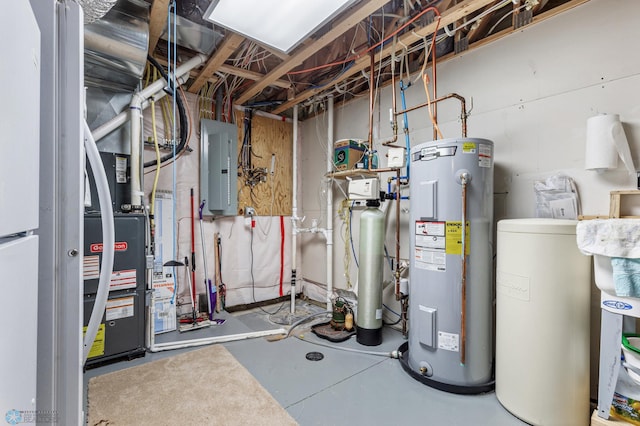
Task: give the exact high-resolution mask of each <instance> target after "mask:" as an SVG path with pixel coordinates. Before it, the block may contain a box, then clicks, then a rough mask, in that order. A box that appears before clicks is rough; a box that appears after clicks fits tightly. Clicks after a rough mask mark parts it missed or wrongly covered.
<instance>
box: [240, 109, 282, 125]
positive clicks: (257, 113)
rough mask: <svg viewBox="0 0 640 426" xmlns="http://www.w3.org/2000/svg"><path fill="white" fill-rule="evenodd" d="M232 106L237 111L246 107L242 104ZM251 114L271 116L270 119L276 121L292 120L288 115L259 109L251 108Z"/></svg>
mask: <svg viewBox="0 0 640 426" xmlns="http://www.w3.org/2000/svg"><path fill="white" fill-rule="evenodd" d="M233 108H234V109H236V110H238V111H244V110H245V109H246V107H245V106H242V105H234V106H233ZM252 114H253V115H259V116H260V117H265V118H271V119H273V120H276V121H284V122H285V123H291V122H292V119H290V118H289V117H285V116H282V115H278V114H272V113H270V112H266V111H261V110H259V109H255V110H253V112H252Z"/></svg>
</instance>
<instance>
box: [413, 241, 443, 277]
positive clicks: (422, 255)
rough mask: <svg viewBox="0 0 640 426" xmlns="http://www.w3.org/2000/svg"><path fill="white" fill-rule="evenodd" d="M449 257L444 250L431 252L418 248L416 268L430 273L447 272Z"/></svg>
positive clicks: (415, 261)
mask: <svg viewBox="0 0 640 426" xmlns="http://www.w3.org/2000/svg"><path fill="white" fill-rule="evenodd" d="M446 260H447V255H446V254H445V252H444V250H430V249H423V248H421V247H416V250H415V257H414V266H415V267H416V268H418V269H426V270H428V271H441V272H444V271H446V269H447V268H446Z"/></svg>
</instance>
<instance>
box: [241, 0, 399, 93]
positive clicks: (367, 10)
mask: <svg viewBox="0 0 640 426" xmlns="http://www.w3.org/2000/svg"><path fill="white" fill-rule="evenodd" d="M388 2H389V0H369V1H364V2H361V3H360V4H359V5H358V6H356V7H355V8H354V10H353V11H351V12H350V13H349V16H347V17H346V18H344V19H343V20H341V21H340V22H338V23H336V24H335V25H334V26H333V27H332V28H331V29H330V30H329V31H327V32H326V33H325V34H323V35H322V36H321V37H320V38H318V40H316V41H314V42H313V43H309V44H308V45H306V46H303V47H301V48H300V49H299V50H298V51H296V52H295V53H294V54H293V55H291V57H290V58H289V59H288V60H286V61H284V62H282V63H281V64H280V65H278V66H277V67H275V68H274V69H273V70H271V72H269V73H268V74H267V75H265V77H264V78H263V79H262V80H260V81H257V82H256V83H254V84H253V85H252V86H251V87H249V88H248V89H247V90H246V91H244V92H243V93H242V94H241V95H240V96H239V97H238V99H237V100H236V103H237V104H240V105H241V104H243V103H245V102H247V101H248V100H249V99H251V98H252V97H253V96H255V95H257V94H258V93H260V92H261V91H262V90H263V89H264V88H265V87H267V86H269V85H271V84H273V82H274V81H276V80H278V79H279V78H280V77H282V76H283V75H285V74H286V73H287V72H289V71H291V70H292V69H294V68H295V67H297V66H298V65H300V64H302V62H304V60H305V59H307V58H309V57H311V56H312V55H314V54H315V53H317V52H318V50H320V49H322V48H323V47H325V46H327V45H328V44H329V43H331V42H333V41H334V40H335V39H337V38H338V37H340V36H341V35H342V34H344V33H345V32H347V31H348V30H349V29H350V28H353V27H354V26H355V25H357V24H358V22H360V21H362V20H363V19H366V18H367V17H368V16H369V15H371V14H372V13H374V12H375V11H376V10H378V9H380V8H381V7H382V6H384V5H385V4H387V3H388Z"/></svg>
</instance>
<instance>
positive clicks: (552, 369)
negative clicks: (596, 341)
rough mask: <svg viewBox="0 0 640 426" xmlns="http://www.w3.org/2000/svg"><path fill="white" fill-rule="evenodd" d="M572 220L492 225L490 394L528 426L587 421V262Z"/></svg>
mask: <svg viewBox="0 0 640 426" xmlns="http://www.w3.org/2000/svg"><path fill="white" fill-rule="evenodd" d="M576 223H577V222H576V221H572V220H560V219H511V220H502V221H500V222H498V233H497V249H498V251H497V271H496V293H497V302H496V396H497V397H498V400H499V401H500V403H501V404H502V405H503V406H504V407H505V408H506V409H507V410H509V411H510V412H511V413H512V414H514V415H515V416H517V417H519V418H520V419H522V420H524V421H525V422H527V423H531V424H534V425H545V426H553V425H558V426H571V425H577V426H578V425H579V426H583V425H588V424H589V414H590V413H589V309H590V284H591V278H590V258H589V257H588V256H585V255H583V254H582V253H580V251H579V250H578V247H577V244H576Z"/></svg>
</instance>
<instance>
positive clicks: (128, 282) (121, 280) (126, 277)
mask: <svg viewBox="0 0 640 426" xmlns="http://www.w3.org/2000/svg"><path fill="white" fill-rule="evenodd" d="M136 284H137V281H136V270H135V269H126V270H123V271H113V273H112V274H111V282H110V283H109V290H110V291H113V290H125V289H127V288H136Z"/></svg>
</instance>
